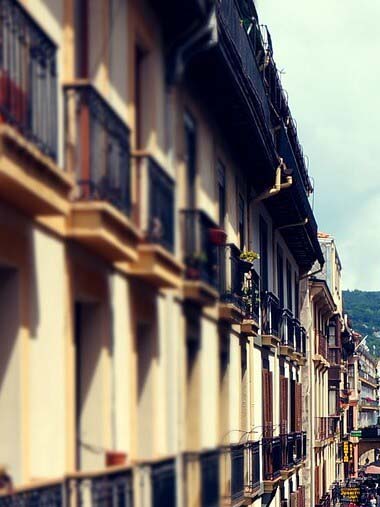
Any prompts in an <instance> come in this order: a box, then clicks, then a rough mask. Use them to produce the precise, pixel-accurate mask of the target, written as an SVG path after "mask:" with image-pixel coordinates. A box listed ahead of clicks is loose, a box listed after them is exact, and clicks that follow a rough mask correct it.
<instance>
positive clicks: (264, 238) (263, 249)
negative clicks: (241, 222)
mask: <svg viewBox="0 0 380 507" xmlns="http://www.w3.org/2000/svg"><path fill="white" fill-rule="evenodd" d="M260 277H261V289H262V290H263V291H267V290H268V285H269V281H268V226H267V224H266V222H265V220H264V219H263V218H262V217H260Z"/></svg>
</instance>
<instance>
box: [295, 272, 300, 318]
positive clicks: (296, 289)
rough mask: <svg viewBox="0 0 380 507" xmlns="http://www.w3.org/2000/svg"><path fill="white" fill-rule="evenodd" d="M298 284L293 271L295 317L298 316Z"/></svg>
mask: <svg viewBox="0 0 380 507" xmlns="http://www.w3.org/2000/svg"><path fill="white" fill-rule="evenodd" d="M299 291H300V284H299V281H298V277H297V273H294V294H295V298H294V316H295V318H296V319H299V317H300V294H299Z"/></svg>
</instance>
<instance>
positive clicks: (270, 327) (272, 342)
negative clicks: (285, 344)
mask: <svg viewBox="0 0 380 507" xmlns="http://www.w3.org/2000/svg"><path fill="white" fill-rule="evenodd" d="M281 316H282V309H281V308H280V302H279V300H278V298H277V297H276V296H275V295H274V294H272V293H271V292H264V293H263V295H262V305H261V322H262V335H263V345H268V346H274V347H275V346H277V344H278V343H279V341H280V324H281Z"/></svg>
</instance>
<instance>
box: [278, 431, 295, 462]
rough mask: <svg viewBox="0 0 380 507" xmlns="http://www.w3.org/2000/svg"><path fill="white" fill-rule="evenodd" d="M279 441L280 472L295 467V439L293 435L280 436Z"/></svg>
mask: <svg viewBox="0 0 380 507" xmlns="http://www.w3.org/2000/svg"><path fill="white" fill-rule="evenodd" d="M280 440H281V470H288V469H290V468H293V467H294V465H295V462H294V454H295V439H294V436H293V434H291V433H289V434H285V435H280Z"/></svg>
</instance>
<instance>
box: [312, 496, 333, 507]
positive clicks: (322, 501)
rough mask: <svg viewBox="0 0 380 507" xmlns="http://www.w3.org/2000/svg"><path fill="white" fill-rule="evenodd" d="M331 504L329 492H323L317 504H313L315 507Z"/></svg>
mask: <svg viewBox="0 0 380 507" xmlns="http://www.w3.org/2000/svg"><path fill="white" fill-rule="evenodd" d="M330 505H331V498H330V494H329V493H325V494H324V495H323V496H322V497H321V498H320V500H319V502H318V503H317V504H315V507H330Z"/></svg>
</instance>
